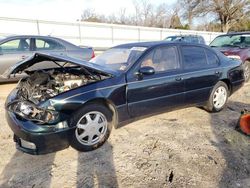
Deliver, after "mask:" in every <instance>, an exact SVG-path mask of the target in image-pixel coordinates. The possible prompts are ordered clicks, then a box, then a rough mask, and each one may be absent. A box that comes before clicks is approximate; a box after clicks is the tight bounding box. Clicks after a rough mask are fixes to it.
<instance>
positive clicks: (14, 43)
mask: <svg viewBox="0 0 250 188" xmlns="http://www.w3.org/2000/svg"><path fill="white" fill-rule="evenodd" d="M37 52H43V53H50V54H57V55H65V56H69V57H74V58H78V59H82V60H90V59H91V58H93V57H94V56H95V54H94V51H93V49H92V48H91V47H84V48H80V47H78V46H76V45H74V44H71V43H69V42H67V41H65V40H62V39H59V38H56V37H50V36H33V35H20V36H10V37H6V38H3V39H1V40H0V82H7V81H14V80H19V79H20V77H23V76H24V74H22V75H21V74H17V75H16V77H13V78H12V79H9V80H6V79H4V78H3V77H2V75H3V73H4V71H5V70H6V69H8V68H9V67H10V66H12V65H14V64H15V63H17V62H19V61H22V60H24V59H26V58H27V57H29V56H31V55H32V54H34V53H37ZM40 66H41V67H44V68H46V67H47V66H51V63H49V64H48V63H47V62H44V63H43V64H42V65H40ZM34 68H35V67H34Z"/></svg>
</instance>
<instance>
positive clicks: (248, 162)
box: [0, 84, 250, 188]
mask: <svg viewBox="0 0 250 188" xmlns="http://www.w3.org/2000/svg"><path fill="white" fill-rule="evenodd" d="M12 87H14V85H2V86H0V119H1V121H0V138H1V144H0V157H1V158H0V159H1V160H0V187H4V188H6V187H22V188H24V187H58V188H59V187H60V188H61V187H151V188H154V187H197V188H200V187H221V188H225V187H232V188H237V187H250V137H246V136H245V135H242V134H241V133H239V132H237V131H236V130H235V129H234V128H235V125H236V122H237V119H238V118H239V115H240V111H241V110H242V109H243V108H250V84H248V85H245V86H244V87H243V88H242V89H240V90H239V91H238V92H237V93H235V94H234V95H233V96H231V97H230V100H229V102H228V106H227V108H226V109H225V110H223V111H222V112H220V113H214V114H210V113H207V112H206V111H204V110H202V109H199V108H187V109H183V110H178V111H173V112H169V113H164V114H160V115H157V116H153V117H150V118H147V119H143V120H139V121H136V122H134V123H131V124H129V125H127V126H125V127H122V128H120V129H116V130H115V129H113V131H112V134H111V137H110V139H109V140H108V142H107V143H106V144H105V145H104V146H103V147H101V148H99V149H97V150H95V151H93V152H88V153H79V152H77V151H75V150H74V149H72V148H68V149H65V150H63V151H60V152H56V153H52V154H47V155H42V156H32V155H28V154H25V153H22V152H20V151H17V150H16V149H15V144H14V142H13V141H12V132H11V130H10V129H9V127H8V125H7V123H6V121H5V117H4V100H5V97H6V95H7V93H8V92H9V90H10V89H11V88H12Z"/></svg>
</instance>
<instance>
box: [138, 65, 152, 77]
mask: <svg viewBox="0 0 250 188" xmlns="http://www.w3.org/2000/svg"><path fill="white" fill-rule="evenodd" d="M139 73H140V74H142V75H153V74H154V73H155V69H154V68H153V67H149V66H145V67H141V68H140V69H139Z"/></svg>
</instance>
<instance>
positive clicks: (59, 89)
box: [6, 54, 110, 125]
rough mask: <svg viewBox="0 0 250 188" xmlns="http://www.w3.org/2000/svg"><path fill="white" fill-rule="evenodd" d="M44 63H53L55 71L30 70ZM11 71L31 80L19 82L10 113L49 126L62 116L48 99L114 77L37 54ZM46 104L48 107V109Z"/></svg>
mask: <svg viewBox="0 0 250 188" xmlns="http://www.w3.org/2000/svg"><path fill="white" fill-rule="evenodd" d="M70 60H71V59H70ZM43 61H51V64H53V63H54V65H55V67H54V68H49V69H40V70H30V66H32V65H35V64H37V63H38V62H43ZM27 62H29V63H27ZM24 65H25V66H24ZM20 67H21V68H20ZM11 71H12V72H14V73H17V72H20V71H23V72H25V73H26V74H27V77H25V78H23V79H21V80H20V81H19V83H18V85H17V87H16V88H15V94H14V96H12V99H11V100H9V101H8V102H7V103H6V109H7V110H8V111H10V112H12V113H14V114H16V115H17V116H19V117H21V118H23V119H25V120H28V121H32V122H34V123H36V124H46V125H48V124H56V123H58V122H59V121H60V114H59V112H57V111H56V110H55V109H54V107H53V106H52V105H49V104H50V103H49V102H47V101H48V99H51V98H53V97H55V96H57V95H59V94H61V93H63V92H67V91H70V90H72V89H75V88H79V87H81V86H84V85H87V84H90V83H94V82H98V81H101V80H104V79H107V78H109V77H110V75H109V74H107V73H101V72H100V70H94V69H93V68H88V67H86V66H85V65H84V66H83V64H79V63H75V62H72V60H71V62H68V59H67V58H66V59H65V58H63V59H61V58H58V57H55V56H50V55H46V54H35V55H34V56H33V58H31V59H29V60H27V61H25V62H23V63H22V64H20V66H17V67H15V69H13V70H11ZM45 103H46V104H47V105H44V104H45ZM41 104H43V105H41Z"/></svg>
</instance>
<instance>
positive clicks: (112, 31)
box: [111, 26, 114, 44]
mask: <svg viewBox="0 0 250 188" xmlns="http://www.w3.org/2000/svg"><path fill="white" fill-rule="evenodd" d="M111 40H112V44H114V27H113V26H111Z"/></svg>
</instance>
